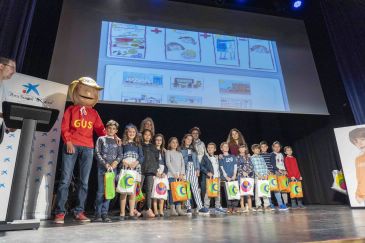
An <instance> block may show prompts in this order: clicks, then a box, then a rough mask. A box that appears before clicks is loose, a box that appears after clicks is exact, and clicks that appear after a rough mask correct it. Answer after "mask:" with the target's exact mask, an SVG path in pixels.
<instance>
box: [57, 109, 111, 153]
mask: <svg viewBox="0 0 365 243" xmlns="http://www.w3.org/2000/svg"><path fill="white" fill-rule="evenodd" d="M93 131H95V132H96V134H97V135H98V136H105V135H106V130H105V127H104V124H103V122H102V120H101V119H100V116H99V114H98V112H97V111H96V110H95V109H93V108H91V107H85V106H80V105H71V106H69V107H68V108H67V109H66V111H65V113H64V115H63V119H62V124H61V135H62V139H63V142H64V143H66V142H68V141H71V142H72V144H74V145H78V146H84V147H89V148H94V140H93Z"/></svg>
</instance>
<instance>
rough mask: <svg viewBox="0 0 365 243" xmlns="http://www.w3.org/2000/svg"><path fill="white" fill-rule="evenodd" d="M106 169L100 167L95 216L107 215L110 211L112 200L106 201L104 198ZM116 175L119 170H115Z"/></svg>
mask: <svg viewBox="0 0 365 243" xmlns="http://www.w3.org/2000/svg"><path fill="white" fill-rule="evenodd" d="M105 172H106V169H105V168H104V167H103V166H101V165H98V190H97V192H96V199H95V216H101V215H107V214H108V211H109V203H110V200H106V199H105V196H104V188H105V187H104V174H105ZM113 172H114V174H116V173H117V170H116V169H115V170H113Z"/></svg>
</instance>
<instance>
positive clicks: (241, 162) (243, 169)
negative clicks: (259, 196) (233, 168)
mask: <svg viewBox="0 0 365 243" xmlns="http://www.w3.org/2000/svg"><path fill="white" fill-rule="evenodd" d="M238 152H239V155H238V156H237V164H238V181H240V179H241V178H254V175H255V173H254V169H253V165H252V162H251V158H250V154H249V153H248V149H247V145H246V144H244V145H241V146H240V148H239V149H238ZM245 198H246V201H247V204H246V206H245ZM249 211H254V209H253V208H252V198H251V196H250V195H247V196H241V212H242V213H247V212H249Z"/></svg>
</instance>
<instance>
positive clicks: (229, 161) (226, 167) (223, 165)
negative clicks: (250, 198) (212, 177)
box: [219, 142, 238, 213]
mask: <svg viewBox="0 0 365 243" xmlns="http://www.w3.org/2000/svg"><path fill="white" fill-rule="evenodd" d="M220 149H221V151H222V153H223V155H222V156H221V157H222V158H221V159H219V167H220V169H221V180H222V182H229V181H234V180H236V176H237V161H236V157H235V156H233V155H230V154H229V153H228V151H229V145H228V143H227V142H223V143H221V146H220ZM222 186H224V183H222ZM221 191H222V188H221ZM223 191H224V192H225V196H226V201H227V213H236V212H237V211H236V208H237V207H238V200H228V196H227V192H226V191H225V188H224V187H223Z"/></svg>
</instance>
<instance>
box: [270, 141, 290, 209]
mask: <svg viewBox="0 0 365 243" xmlns="http://www.w3.org/2000/svg"><path fill="white" fill-rule="evenodd" d="M271 148H272V153H271V157H270V160H271V165H272V167H273V171H274V173H275V174H276V175H286V174H287V172H286V169H285V163H284V156H283V154H282V153H281V152H280V150H281V145H280V142H279V141H275V142H273V144H272V146H271ZM274 194H275V198H276V200H277V201H278V205H279V210H280V211H287V210H288V208H287V207H286V205H287V204H288V193H286V192H275V193H274ZM281 196H282V197H283V200H281Z"/></svg>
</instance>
